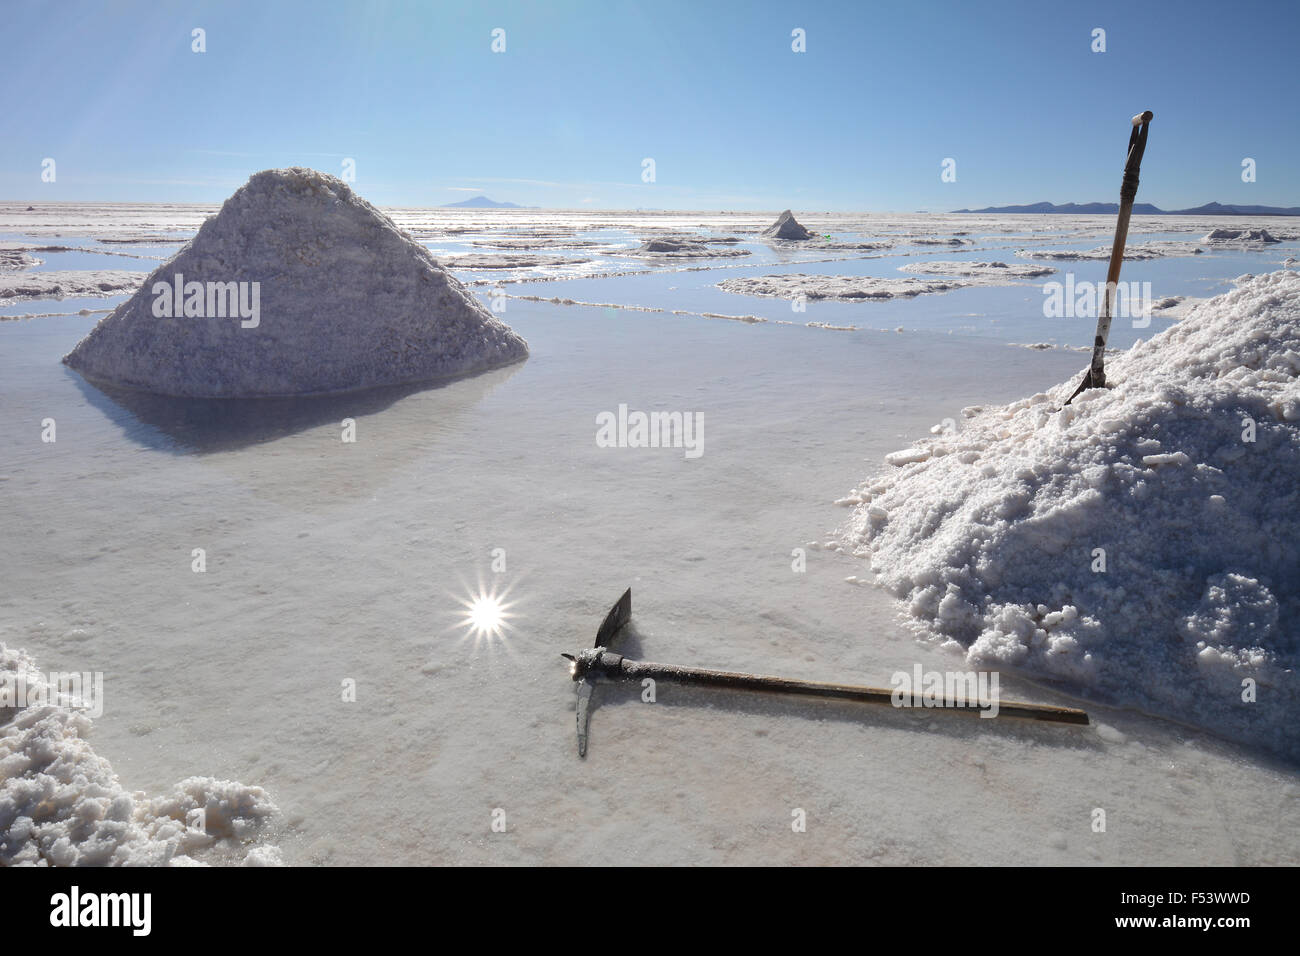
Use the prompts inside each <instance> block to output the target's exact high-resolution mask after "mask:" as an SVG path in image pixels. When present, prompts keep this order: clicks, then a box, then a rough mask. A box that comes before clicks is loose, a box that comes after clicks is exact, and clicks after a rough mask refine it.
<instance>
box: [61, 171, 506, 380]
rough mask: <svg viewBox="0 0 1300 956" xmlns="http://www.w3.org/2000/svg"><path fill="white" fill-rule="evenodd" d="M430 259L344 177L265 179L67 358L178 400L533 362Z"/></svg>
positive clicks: (85, 370) (268, 175)
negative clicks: (350, 186)
mask: <svg viewBox="0 0 1300 956" xmlns="http://www.w3.org/2000/svg"><path fill="white" fill-rule="evenodd" d="M527 354H528V347H527V345H526V343H525V342H524V340H523V339H521V338H520V337H519V336H517V335H515V333H514V332H512V331H511V330H510V329H509V328H507V327H506V326H505V325H503V324H502V323H501V322H499V321H497V320H496V319H495V318H493V316H492V315H491V314H490V313H489V312H488V311H487V310H486V309H485V308H483V306H482V305H480V304H479V303H478V301H477V300H476V299H475V298H474V297H473V296H472V295H471V294H470V293H469V292H468V291H467V290H466V288H465V287H464V286H463V285H462V284H461V283H460V282H459V281H457V280H456V279H455V278H454V277H453V276H452V275H450V274H449V273H448V272H447V271H446V269H444V268H443V267H442V266H440V265H439V264H438V262H437V261H436V260H435V259H434V257H433V256H432V254H431V253H430V252H429V251H428V250H427V249H426V248H424V246H422V245H420V244H419V243H418V242H416V241H415V240H414V239H412V238H411V237H410V236H408V235H407V234H406V233H404V232H402V231H401V230H400V229H399V228H398V227H397V226H395V225H394V224H393V222H392V220H390V219H389V218H388V217H387V216H385V215H384V214H383V213H381V212H380V211H379V210H377V209H376V208H375V207H374V206H372V205H370V203H368V202H366V201H365V200H364V199H361V198H360V197H359V196H357V195H356V194H355V193H353V192H352V190H351V189H350V188H349V187H348V185H347V184H346V183H344V182H343V181H342V180H339V179H336V178H334V177H333V176H327V175H325V174H324V173H319V172H316V171H315V170H310V169H300V168H293V169H273V170H267V171H265V172H261V173H257V174H256V175H254V176H253V177H252V178H251V179H249V181H248V182H247V183H246V184H245V185H244V186H242V187H241V188H240V189H239V190H238V191H236V192H235V194H234V195H233V196H231V197H230V198H229V199H227V200H226V202H225V204H224V205H223V206H222V207H221V210H220V212H218V213H217V215H215V216H213V217H212V218H211V219H209V220H207V221H206V222H205V223H204V224H203V226H202V227H201V228H200V229H199V231H198V234H197V235H196V236H195V237H194V239H193V240H191V241H190V242H189V243H188V244H187V245H185V246H184V247H183V248H182V249H181V250H180V252H179V253H177V255H176V256H175V257H174V258H173V259H171V260H170V261H169V262H167V263H165V264H164V265H162V266H161V267H159V268H158V269H157V270H156V271H155V272H154V273H152V274H151V275H150V276H149V277H148V279H146V280H145V282H144V285H143V286H142V287H141V288H140V290H139V291H138V292H137V293H136V294H135V295H134V296H132V297H131V298H130V299H129V300H128V301H126V302H124V303H123V304H122V305H121V306H119V307H118V308H117V309H116V310H115V311H114V312H113V313H112V314H111V315H109V316H108V317H106V318H105V319H104V320H103V321H102V322H100V323H99V325H97V326H96V327H95V328H94V330H92V331H91V333H90V334H89V335H88V336H86V338H85V339H83V340H82V341H81V342H80V343H79V344H78V345H77V347H76V348H75V349H73V351H72V352H71V353H70V354H69V355H68V356H67V357H66V358H65V359H64V361H65V362H66V363H67V364H68V365H70V366H71V367H72V368H75V369H76V370H78V371H79V372H81V373H82V374H83V375H84V376H86V378H88V379H91V380H97V381H102V382H107V383H110V384H115V385H122V386H128V387H133V388H139V389H144V390H146V391H151V392H158V393H162V394H167V395H184V396H195V397H209V398H220V397H251V396H279V395H304V394H312V393H324V392H338V391H347V390H352V389H360V388H370V387H373V386H378V385H402V384H413V383H418V382H425V381H432V380H434V379H440V378H445V377H448V376H452V375H462V374H468V373H471V372H477V371H482V370H485V369H490V368H495V367H498V366H501V365H508V364H510V363H512V362H516V361H519V360H521V359H523V358H525V357H526V356H527Z"/></svg>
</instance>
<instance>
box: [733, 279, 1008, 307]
mask: <svg viewBox="0 0 1300 956" xmlns="http://www.w3.org/2000/svg"><path fill="white" fill-rule="evenodd" d="M976 284H984V283H977V282H976V281H974V280H971V279H937V278H935V279H910V278H909V279H883V278H879V277H877V276H827V275H809V274H806V273H802V272H788V273H785V274H783V275H770V276H740V277H737V278H734V279H724V280H723V281H721V282H719V283H718V288H719V289H721V290H722V291H723V292H735V293H738V294H740V295H759V296H765V297H768V298H780V299H791V300H793V299H797V298H800V297H802V298H804V299H811V300H820V299H834V300H836V301H838V302H888V301H889V300H891V299H899V298H903V299H910V298H912V297H914V296H918V295H932V294H934V293H938V292H951V291H952V290H954V289H964V288H966V287H967V286H970V285H976Z"/></svg>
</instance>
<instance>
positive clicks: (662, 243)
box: [626, 236, 749, 259]
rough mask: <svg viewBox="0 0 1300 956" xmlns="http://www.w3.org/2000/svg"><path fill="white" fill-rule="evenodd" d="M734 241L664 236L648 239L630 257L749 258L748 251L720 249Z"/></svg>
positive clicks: (630, 252) (629, 252)
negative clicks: (721, 246)
mask: <svg viewBox="0 0 1300 956" xmlns="http://www.w3.org/2000/svg"><path fill="white" fill-rule="evenodd" d="M733 241H736V240H732V239H707V240H704V239H687V238H683V237H681V236H663V237H661V238H657V239H647V240H646V241H645V242H643V243H642V244H641V245H640V246H639V247H637V248H636V249H631V250H629V251H628V252H627V253H626V254H627V255H630V256H649V257H655V258H659V257H662V258H666V259H722V258H726V257H728V256H747V255H749V250H748V249H724V248H719V246H720V245H723V244H725V243H728V242H733Z"/></svg>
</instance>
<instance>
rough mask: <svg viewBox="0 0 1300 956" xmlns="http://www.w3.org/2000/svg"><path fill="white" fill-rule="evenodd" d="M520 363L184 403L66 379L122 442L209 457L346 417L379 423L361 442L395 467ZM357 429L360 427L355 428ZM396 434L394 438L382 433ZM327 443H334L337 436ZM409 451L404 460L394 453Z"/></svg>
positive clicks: (74, 375) (77, 377) (336, 424)
mask: <svg viewBox="0 0 1300 956" xmlns="http://www.w3.org/2000/svg"><path fill="white" fill-rule="evenodd" d="M524 364H525V363H522V362H517V363H515V364H513V365H509V366H506V367H504V368H498V369H493V370H490V371H486V372H480V373H478V374H475V375H470V376H456V377H452V378H447V379H442V380H436V381H431V382H419V383H412V384H406V385H386V386H379V387H377V388H369V389H363V390H358V391H350V392H334V393H330V394H324V395H310V396H290V397H280V398H185V397H181V396H173V395H158V394H154V393H152V392H144V391H139V390H135V389H128V388H121V387H118V386H113V385H108V384H99V385H92V384H90V383H89V382H87V381H86V380H85V379H83V378H82V377H81V376H80V375H78V374H77V373H75V372H73V371H72V370H71V369H66V372H67V374H68V375H69V376H70V377H71V379H72V380H73V381H74V382H75V383H76V385H77V387H78V388H79V389H80V390H81V393H82V395H84V396H85V398H86V400H87V401H88V402H89V403H90V404H91V405H92V406H94V407H95V408H97V409H99V410H100V411H101V412H103V413H104V415H105V417H107V418H108V419H109V420H110V421H112V422H113V423H114V424H116V425H118V426H119V427H120V428H121V429H122V431H123V433H124V434H125V435H126V437H127V438H129V439H131V440H132V441H135V442H137V443H139V444H140V445H143V446H145V447H146V448H151V449H154V450H158V451H167V452H171V453H173V454H178V455H189V454H198V455H211V454H215V453H220V452H231V451H238V450H240V449H243V448H247V447H249V446H252V445H263V444H267V443H270V442H274V441H278V440H280V439H283V438H287V437H289V436H292V435H296V434H299V433H301V432H305V431H310V430H312V429H316V428H321V427H323V426H326V425H331V426H334V427H335V428H337V429H340V434H341V428H342V423H343V421H344V420H345V419H353V420H355V421H357V422H358V423H361V421H362V419H374V418H375V416H379V419H377V420H374V421H371V422H367V423H364V426H365V429H366V437H367V442H368V443H369V442H370V441H371V440H373V439H377V438H383V442H382V445H383V448H384V453H385V457H386V458H387V459H388V460H389V462H390V463H391V464H392V465H393V466H394V467H395V466H396V465H398V464H401V462H402V460H404V459H405V458H407V457H409V458H414V457H415V456H416V455H417V454H418V453H419V451H420V450H421V449H423V448H424V447H426V445H427V440H436V439H437V437H438V435H439V434H442V433H444V432H445V431H446V430H447V428H448V426H449V425H450V424H452V423H453V422H454V420H455V417H456V416H457V415H458V414H460V413H462V412H464V411H466V410H468V409H469V408H470V407H472V406H473V405H476V404H477V403H478V402H479V401H481V400H482V399H483V398H484V397H485V396H487V394H488V393H489V392H491V391H492V390H493V389H494V388H495V387H496V386H498V385H500V384H502V383H503V382H505V381H506V380H507V379H508V378H510V376H512V375H513V374H514V373H515V372H517V371H519V369H520V368H521V367H522V366H523V365H524ZM419 393H424V399H425V402H424V403H422V404H424V405H427V406H428V407H427V408H425V410H424V411H423V412H422V414H421V415H420V416H419V417H418V418H417V419H415V423H418V424H416V425H415V427H414V429H413V421H412V419H411V417H410V416H407V415H403V416H400V422H397V421H395V422H392V423H390V424H386V425H385V424H383V423H382V413H383V412H385V411H387V410H388V409H390V408H391V407H392V406H393V405H396V404H397V403H398V402H400V401H402V400H403V399H405V398H408V397H410V396H413V395H416V394H419ZM361 427H362V424H358V428H359V429H360V428H361ZM392 431H397V432H399V434H400V438H401V440H392V439H395V438H398V435H390V434H386V433H388V432H392ZM333 442H335V443H340V442H341V439H340V437H339V435H335V436H334V437H333ZM407 446H409V447H411V448H412V449H413V451H412V453H411V454H410V455H409V456H404V455H401V454H400V453H397V454H395V452H396V451H397V450H398V449H400V448H402V447H407Z"/></svg>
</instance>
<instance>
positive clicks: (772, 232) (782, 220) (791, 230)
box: [763, 209, 813, 239]
mask: <svg viewBox="0 0 1300 956" xmlns="http://www.w3.org/2000/svg"><path fill="white" fill-rule="evenodd" d="M763 235H765V236H768V237H769V238H772V239H811V238H812V235H813V234H812V233H811V232H809V231H808V230H807V229H805V228H804V227H803V226H801V225H799V221H798V220H797V219H795V218H794V213H792V212H791V211H790V210H789V209H787V210H786V211H785V212H783V213H781V215H779V216H777V217H776V222H774V223H772V225H770V226H768V227H767V228H766V229H764V230H763Z"/></svg>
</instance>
